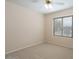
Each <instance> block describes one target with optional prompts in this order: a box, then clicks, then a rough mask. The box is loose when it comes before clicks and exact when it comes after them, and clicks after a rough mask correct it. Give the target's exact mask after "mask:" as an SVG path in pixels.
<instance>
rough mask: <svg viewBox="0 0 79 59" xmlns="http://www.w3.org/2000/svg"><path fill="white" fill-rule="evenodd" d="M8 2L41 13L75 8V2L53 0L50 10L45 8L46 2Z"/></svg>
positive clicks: (28, 0)
mask: <svg viewBox="0 0 79 59" xmlns="http://www.w3.org/2000/svg"><path fill="white" fill-rule="evenodd" d="M8 1H10V2H14V3H17V4H19V5H22V6H24V7H26V8H27V7H29V8H31V9H34V10H36V11H38V12H40V13H50V12H56V11H60V10H63V9H67V8H71V7H73V0H52V1H53V3H52V8H49V9H47V8H45V6H44V0H8ZM58 3H64V4H58Z"/></svg>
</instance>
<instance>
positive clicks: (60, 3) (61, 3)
mask: <svg viewBox="0 0 79 59" xmlns="http://www.w3.org/2000/svg"><path fill="white" fill-rule="evenodd" d="M54 4H59V5H64V3H63V2H54Z"/></svg>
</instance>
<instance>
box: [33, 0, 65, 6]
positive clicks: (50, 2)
mask: <svg viewBox="0 0 79 59" xmlns="http://www.w3.org/2000/svg"><path fill="white" fill-rule="evenodd" d="M39 1H40V0H32V2H34V3H37V2H39ZM42 1H43V2H44V5H45V7H46V8H52V5H53V4H57V5H64V2H55V0H42Z"/></svg>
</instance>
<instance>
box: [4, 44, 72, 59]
mask: <svg viewBox="0 0 79 59" xmlns="http://www.w3.org/2000/svg"><path fill="white" fill-rule="evenodd" d="M5 59H73V50H72V49H69V48H64V47H60V46H56V45H51V44H39V45H37V46H33V47H29V48H26V49H23V50H20V51H17V52H14V53H11V54H8V55H6V57H5Z"/></svg>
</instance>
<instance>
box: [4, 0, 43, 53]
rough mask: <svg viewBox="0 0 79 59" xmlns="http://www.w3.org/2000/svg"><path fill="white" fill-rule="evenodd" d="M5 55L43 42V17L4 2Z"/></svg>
mask: <svg viewBox="0 0 79 59" xmlns="http://www.w3.org/2000/svg"><path fill="white" fill-rule="evenodd" d="M5 23H6V24H5V30H6V33H5V36H6V37H5V38H6V39H5V43H6V44H5V45H6V48H5V50H6V53H9V52H12V51H16V50H18V49H21V48H24V47H27V46H31V45H34V44H38V43H40V42H43V39H44V19H43V15H41V14H39V13H37V12H35V11H34V10H30V9H29V8H24V7H22V6H19V5H17V4H14V3H11V2H7V1H6V20H5Z"/></svg>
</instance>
